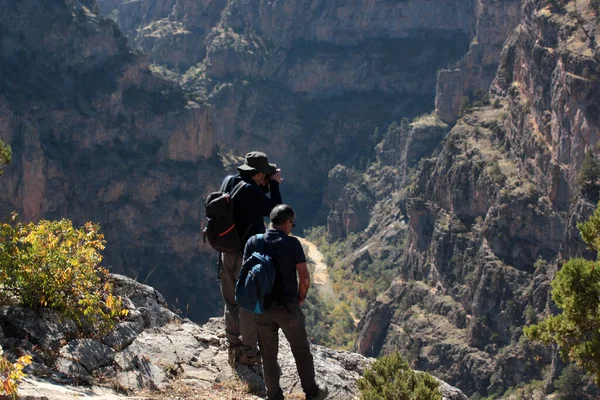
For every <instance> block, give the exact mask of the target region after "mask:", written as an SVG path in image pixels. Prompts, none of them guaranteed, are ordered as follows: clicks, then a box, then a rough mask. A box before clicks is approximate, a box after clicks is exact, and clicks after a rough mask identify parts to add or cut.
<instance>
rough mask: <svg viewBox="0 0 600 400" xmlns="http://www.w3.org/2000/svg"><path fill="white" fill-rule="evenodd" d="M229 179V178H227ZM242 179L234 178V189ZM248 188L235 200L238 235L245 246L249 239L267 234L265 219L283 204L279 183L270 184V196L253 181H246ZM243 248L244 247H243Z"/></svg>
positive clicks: (272, 182)
mask: <svg viewBox="0 0 600 400" xmlns="http://www.w3.org/2000/svg"><path fill="white" fill-rule="evenodd" d="M225 179H228V178H225ZM240 180H242V178H241V177H240V176H239V175H238V176H236V177H235V178H234V181H233V186H231V187H232V188H233V187H234V186H235V185H237V184H238V182H239V181H240ZM244 181H245V182H246V186H245V187H244V188H242V189H241V190H240V191H239V192H238V193H237V194H236V195H235V197H234V199H233V212H234V221H235V226H236V228H237V231H238V233H239V234H240V235H241V236H242V242H243V243H244V244H245V243H246V241H247V240H248V238H249V237H251V236H254V235H256V234H258V233H264V232H265V223H264V217H268V216H269V214H270V213H271V210H273V208H274V207H275V206H276V205H278V204H281V203H282V200H281V193H280V192H279V182H277V181H274V180H272V181H271V183H270V184H269V196H267V193H265V191H264V190H263V188H262V187H261V186H259V185H257V184H256V183H255V182H254V181H253V180H252V179H244ZM242 248H243V247H242Z"/></svg>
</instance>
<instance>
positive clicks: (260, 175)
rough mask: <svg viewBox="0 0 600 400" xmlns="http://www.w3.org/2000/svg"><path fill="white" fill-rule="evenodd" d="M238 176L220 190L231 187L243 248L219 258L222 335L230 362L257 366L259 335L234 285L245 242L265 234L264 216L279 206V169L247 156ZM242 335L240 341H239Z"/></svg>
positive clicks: (257, 153) (254, 154) (262, 155)
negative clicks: (257, 235) (240, 302)
mask: <svg viewBox="0 0 600 400" xmlns="http://www.w3.org/2000/svg"><path fill="white" fill-rule="evenodd" d="M237 170H238V172H239V174H238V175H233V176H228V177H226V178H225V180H224V181H223V185H224V186H223V187H228V188H229V190H228V191H229V193H231V191H233V189H234V188H236V189H238V190H236V191H235V196H233V197H232V199H233V212H234V222H235V227H236V230H237V232H238V233H239V234H240V236H241V243H242V247H241V248H240V249H239V251H237V252H234V253H222V255H221V279H220V282H221V293H222V295H223V300H224V302H225V333H226V337H227V342H228V344H229V359H230V362H232V363H234V362H240V363H242V364H246V365H253V364H256V363H260V354H259V353H258V346H257V345H258V336H257V333H256V325H255V323H254V314H252V313H250V312H248V311H246V310H243V309H240V307H239V306H238V304H237V302H236V301H235V284H236V280H237V278H238V275H239V273H240V269H241V267H242V251H243V249H244V245H245V244H246V240H248V238H249V237H251V236H254V235H256V234H258V233H264V232H265V225H264V217H268V216H269V214H270V213H271V210H272V209H273V208H274V207H275V206H277V205H279V204H281V203H282V200H281V193H280V192H279V184H280V183H281V181H282V179H281V170H279V169H278V168H277V165H275V164H270V163H269V158H268V157H267V155H266V154H265V153H262V152H260V151H251V152H249V153H248V154H246V157H245V162H244V164H242V165H240V166H239V167H237ZM240 336H241V338H240Z"/></svg>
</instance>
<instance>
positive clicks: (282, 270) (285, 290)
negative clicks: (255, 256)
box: [244, 229, 306, 305]
mask: <svg viewBox="0 0 600 400" xmlns="http://www.w3.org/2000/svg"><path fill="white" fill-rule="evenodd" d="M257 249H258V241H257V238H256V236H252V237H251V238H250V239H248V242H247V243H246V247H245V248H244V260H246V259H247V258H248V257H250V256H251V255H252V253H254V252H255V251H257ZM264 253H265V254H266V255H268V256H270V257H271V258H272V259H273V261H274V264H275V269H276V276H275V284H274V285H273V294H274V296H273V298H274V301H275V302H277V303H279V304H282V305H286V304H287V305H295V304H298V278H297V275H296V264H300V263H303V262H306V256H305V255H304V249H303V248H302V244H301V243H300V241H299V240H298V239H297V238H295V237H293V236H288V235H286V234H285V233H283V232H282V231H279V230H277V229H267V232H266V233H265V250H264Z"/></svg>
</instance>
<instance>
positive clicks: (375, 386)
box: [357, 352, 442, 400]
mask: <svg viewBox="0 0 600 400" xmlns="http://www.w3.org/2000/svg"><path fill="white" fill-rule="evenodd" d="M357 385H358V388H359V390H360V398H361V400H441V399H442V394H441V393H440V391H439V382H438V381H437V380H436V379H435V378H434V377H433V376H431V375H429V374H427V373H425V372H416V371H413V370H412V369H411V368H410V366H409V365H408V363H407V362H406V361H405V360H404V359H403V358H402V357H401V356H400V354H399V353H398V352H395V353H393V354H390V355H388V356H384V357H381V358H380V359H378V360H376V361H375V362H374V363H373V365H372V366H371V367H370V368H367V370H366V371H365V373H364V376H363V378H361V379H359V380H358V382H357Z"/></svg>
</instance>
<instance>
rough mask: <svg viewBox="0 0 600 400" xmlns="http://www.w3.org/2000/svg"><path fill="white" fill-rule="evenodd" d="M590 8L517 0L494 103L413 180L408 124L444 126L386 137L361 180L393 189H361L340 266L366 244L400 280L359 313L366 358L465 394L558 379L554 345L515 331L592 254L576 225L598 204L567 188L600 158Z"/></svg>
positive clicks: (462, 125) (471, 117)
mask: <svg viewBox="0 0 600 400" xmlns="http://www.w3.org/2000/svg"><path fill="white" fill-rule="evenodd" d="M597 12H598V10H594V9H592V8H591V6H590V3H588V2H585V1H577V2H576V1H569V2H565V4H564V7H552V6H551V5H549V4H548V3H547V2H545V1H541V0H540V1H534V0H527V1H524V2H523V7H522V12H521V23H520V24H519V25H518V26H517V27H516V29H515V30H514V32H513V33H512V34H511V36H510V37H509V38H508V40H507V42H506V45H505V47H504V49H503V50H502V54H501V62H500V66H499V68H498V71H497V74H496V77H495V79H494V81H493V83H492V86H491V89H490V93H491V97H492V98H491V103H492V105H487V106H482V107H478V108H476V109H474V110H471V111H468V112H466V114H465V115H464V116H463V117H462V118H460V119H459V120H458V122H457V123H456V124H455V125H454V127H453V128H452V129H451V130H450V132H449V133H448V134H447V137H445V139H444V140H441V141H440V144H439V146H438V148H437V149H435V151H433V153H431V151H432V150H433V149H432V147H431V146H430V147H429V148H430V154H431V155H427V154H425V157H424V158H422V159H421V160H420V162H419V163H418V167H417V168H416V170H413V171H412V172H411V171H410V169H409V168H408V167H409V166H410V164H409V163H408V161H404V160H402V159H401V158H399V157H398V156H397V155H400V154H406V150H407V148H409V146H410V145H411V143H414V141H412V140H411V139H410V138H411V133H412V132H414V131H415V129H416V128H419V129H421V130H423V131H424V132H427V134H426V135H425V136H423V135H420V137H422V138H424V140H425V141H426V138H428V137H432V135H433V136H435V132H436V130H437V129H438V126H439V122H436V121H435V119H433V117H431V119H430V120H429V121H415V122H413V123H412V124H403V126H399V127H392V128H391V129H390V130H389V132H388V134H387V135H386V137H385V138H384V140H383V142H382V144H381V145H380V146H379V150H378V161H377V163H376V164H374V165H372V166H371V167H370V168H369V169H368V170H367V173H366V174H365V177H369V178H370V179H372V177H373V176H378V175H380V176H381V177H382V178H383V181H385V182H388V184H389V185H390V186H388V188H387V189H386V190H385V191H382V189H381V187H380V186H379V184H374V185H369V187H371V188H372V189H371V192H372V193H374V194H375V198H376V199H377V196H378V194H379V199H378V201H376V202H374V203H373V204H372V206H371V207H372V208H370V210H371V213H370V218H367V221H369V223H368V225H367V226H363V227H361V229H364V231H357V230H354V232H359V233H358V239H356V238H354V239H353V240H354V242H355V243H356V246H355V248H356V249H357V251H356V252H355V253H354V255H350V256H349V258H350V260H349V263H350V264H352V258H353V257H365V256H364V255H363V254H361V252H360V251H359V250H358V249H365V248H367V249H368V250H367V251H368V252H369V253H370V257H372V259H374V260H377V261H381V260H387V261H391V262H392V263H393V264H394V265H395V266H396V267H395V270H394V271H395V272H394V273H395V275H396V277H397V279H396V281H395V282H394V283H393V284H392V285H391V287H390V288H389V290H388V291H387V292H386V293H385V294H383V295H381V296H379V297H378V298H377V299H376V300H374V301H373V302H372V303H371V304H370V306H369V307H368V308H367V311H366V313H365V316H364V317H363V319H362V321H361V323H360V325H359V331H360V333H359V337H358V340H357V349H358V350H359V351H360V352H361V353H363V354H369V355H377V354H381V353H385V352H388V351H391V350H392V349H394V348H400V349H402V351H403V352H404V353H405V355H407V356H408V357H409V358H410V359H411V360H413V362H414V365H415V366H416V367H418V368H422V369H424V370H428V371H430V372H433V373H435V374H436V375H437V376H439V377H441V378H443V379H446V380H448V381H449V382H451V383H452V384H455V385H457V386H458V387H460V388H462V389H463V390H465V392H467V393H469V394H472V393H475V392H479V393H480V394H482V395H487V394H494V393H502V392H503V391H504V390H506V389H507V388H509V387H512V386H515V385H517V384H519V383H520V382H522V381H524V380H531V379H544V378H556V377H557V375H558V374H560V369H561V368H562V366H561V363H560V362H558V361H557V359H556V356H555V355H554V354H552V352H551V350H550V349H545V348H542V347H538V346H534V345H532V344H530V343H528V342H527V341H525V340H522V326H523V325H524V324H526V323H531V322H534V321H535V320H536V319H537V316H538V315H540V314H541V313H543V312H547V311H548V310H549V309H550V308H551V307H552V305H551V303H550V299H549V289H550V286H549V281H550V279H551V278H552V277H553V276H554V273H555V271H556V268H557V267H559V266H560V263H561V260H563V259H566V258H568V257H572V256H574V255H585V256H591V255H590V254H589V253H588V252H587V250H586V249H585V245H584V244H583V243H582V241H581V239H580V238H579V236H578V232H577V230H576V227H575V224H576V222H577V221H582V220H584V219H585V218H587V216H589V215H590V212H591V210H592V209H593V208H594V203H595V202H596V201H597V200H598V199H597V198H596V197H595V196H593V195H590V193H581V191H580V189H579V187H578V186H577V184H576V178H577V176H578V174H579V171H580V169H581V165H582V161H583V159H584V154H585V152H586V151H588V150H591V151H593V152H597V147H596V143H597V140H598V129H599V123H598V120H597V118H596V109H597V107H598V101H599V100H600V97H599V95H598V93H599V92H598V84H597V82H598V79H600V75H598V74H599V70H598V68H597V67H598V46H597V44H596V39H595V38H596V30H597V27H598V23H597ZM424 125H426V126H428V127H427V128H425V127H424ZM442 137H443V136H442ZM438 138H439V139H441V137H440V136H438ZM415 153H417V154H418V151H417V152H415V151H414V150H413V154H415ZM390 155H391V156H390ZM409 159H410V158H409ZM394 160H400V163H397V162H395V161H394ZM413 165H414V161H413ZM407 171H408V173H407ZM365 179H366V178H365ZM390 187H391V189H390ZM382 193H383V194H385V193H388V194H389V193H391V196H388V197H387V198H386V197H385V196H383V195H381V194H382ZM390 197H391V199H390ZM344 201H345V202H347V200H344ZM345 207H346V208H347V207H348V206H347V205H346V206H345ZM363 219H364V218H363ZM398 244H400V246H398ZM547 366H549V375H548V374H545V373H544V368H545V367H547Z"/></svg>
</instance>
